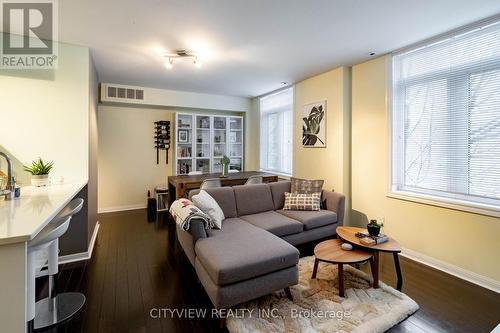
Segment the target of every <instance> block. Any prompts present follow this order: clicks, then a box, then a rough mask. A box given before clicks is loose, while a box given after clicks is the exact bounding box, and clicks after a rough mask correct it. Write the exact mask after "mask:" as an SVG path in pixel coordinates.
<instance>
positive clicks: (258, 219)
mask: <svg viewBox="0 0 500 333" xmlns="http://www.w3.org/2000/svg"><path fill="white" fill-rule="evenodd" d="M240 218H241V219H242V220H245V221H247V222H248V223H251V224H252V225H254V226H256V227H259V228H262V229H264V230H266V231H269V232H270V233H272V234H274V235H276V236H279V237H281V236H286V235H291V234H296V233H298V232H302V230H304V225H303V224H302V223H300V222H299V221H297V220H294V219H291V218H289V217H286V216H285V215H282V214H278V213H276V212H275V211H273V210H272V211H269V212H263V213H257V214H252V215H244V216H240Z"/></svg>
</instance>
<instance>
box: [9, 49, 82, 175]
mask: <svg viewBox="0 0 500 333" xmlns="http://www.w3.org/2000/svg"><path fill="white" fill-rule="evenodd" d="M0 92H1V98H0V123H1V130H0V144H1V145H2V146H3V148H5V149H6V150H8V151H9V153H10V154H12V155H13V156H15V158H16V159H17V160H19V161H20V162H22V163H27V162H30V161H32V160H34V159H36V158H38V157H39V156H40V157H42V158H43V159H44V160H53V161H54V162H55V166H54V169H53V172H52V173H51V174H52V175H53V176H63V177H64V180H65V181H66V182H73V181H81V180H84V181H86V180H87V178H88V165H89V153H88V143H89V126H88V124H89V119H88V117H89V116H88V114H89V50H88V48H86V47H80V46H74V45H68V44H59V68H58V69H57V70H53V71H47V70H45V71H41V70H9V71H5V70H0ZM16 172H20V171H19V170H16ZM20 178H23V177H20Z"/></svg>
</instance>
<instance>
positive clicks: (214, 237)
mask: <svg viewBox="0 0 500 333" xmlns="http://www.w3.org/2000/svg"><path fill="white" fill-rule="evenodd" d="M207 231H208V232H209V234H210V235H209V237H207V238H203V239H199V240H198V241H197V242H196V245H195V252H196V256H197V259H198V260H199V261H200V263H201V264H202V265H203V267H204V268H205V270H206V271H207V273H208V274H209V275H210V278H211V279H212V281H213V282H214V283H216V284H218V285H225V284H229V283H234V282H238V281H243V280H247V279H250V278H253V277H256V276H260V275H264V274H267V273H270V272H274V271H278V270H280V269H284V268H288V267H291V266H294V265H296V264H297V263H298V261H299V251H298V250H297V249H296V248H295V247H293V246H292V245H290V244H288V243H287V242H285V241H284V240H282V239H281V238H279V237H276V236H274V235H273V234H271V233H269V232H267V231H265V230H263V229H260V228H257V227H255V226H253V225H251V224H250V223H247V222H245V221H243V220H241V219H238V218H229V219H226V220H225V221H224V229H223V230H215V229H214V230H207Z"/></svg>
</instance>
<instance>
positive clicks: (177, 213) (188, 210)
mask: <svg viewBox="0 0 500 333" xmlns="http://www.w3.org/2000/svg"><path fill="white" fill-rule="evenodd" d="M169 211H170V214H172V216H173V217H174V219H175V222H176V223H177V224H178V225H179V226H180V227H181V229H182V230H185V231H188V230H189V228H190V227H191V220H193V219H200V220H202V221H203V224H204V225H205V229H212V228H213V227H214V223H213V221H212V220H211V219H210V216H208V215H207V214H205V213H203V212H202V211H201V210H200V209H199V208H198V207H196V206H195V205H193V203H192V202H191V201H189V200H188V199H178V200H175V201H174V202H173V203H172V205H171V206H170V210H169Z"/></svg>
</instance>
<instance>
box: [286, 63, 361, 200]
mask: <svg viewBox="0 0 500 333" xmlns="http://www.w3.org/2000/svg"><path fill="white" fill-rule="evenodd" d="M350 75H351V73H350V69H349V68H346V67H340V68H336V69H334V70H331V71H329V72H326V73H323V74H320V75H317V76H314V77H312V78H309V79H307V80H304V81H301V82H299V83H297V84H296V85H295V93H294V96H295V101H294V113H295V118H294V138H293V139H294V149H293V175H294V176H295V177H299V178H307V179H324V180H325V184H324V188H325V189H335V191H337V192H341V193H344V194H345V195H346V196H348V195H349V182H350V176H349V174H350V170H349V161H350V154H349V153H350V152H349V141H350V140H349V138H350ZM325 99H326V126H327V131H326V141H327V142H326V148H304V147H303V146H302V109H303V107H304V105H307V104H309V103H313V102H317V101H321V100H325Z"/></svg>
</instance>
